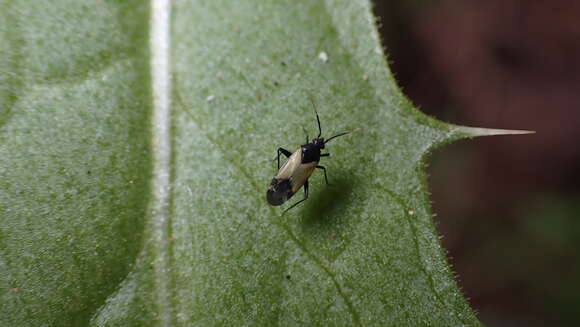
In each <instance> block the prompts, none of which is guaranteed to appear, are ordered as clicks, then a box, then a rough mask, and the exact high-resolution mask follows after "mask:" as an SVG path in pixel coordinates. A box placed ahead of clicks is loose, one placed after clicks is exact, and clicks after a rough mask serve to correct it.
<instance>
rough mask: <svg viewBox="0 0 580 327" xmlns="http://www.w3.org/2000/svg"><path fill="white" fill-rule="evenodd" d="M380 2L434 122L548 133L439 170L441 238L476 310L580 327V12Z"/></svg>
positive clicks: (434, 170) (453, 156)
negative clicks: (435, 120)
mask: <svg viewBox="0 0 580 327" xmlns="http://www.w3.org/2000/svg"><path fill="white" fill-rule="evenodd" d="M374 2H375V14H376V15H377V16H378V17H380V18H381V19H380V22H381V33H382V38H383V44H384V45H385V47H386V48H387V50H388V53H389V55H390V57H389V62H390V65H391V68H392V70H393V71H394V74H395V76H396V77H397V80H398V82H399V85H400V86H401V87H402V89H403V91H404V93H405V94H406V95H407V96H408V97H409V98H410V99H411V100H412V101H413V102H414V103H415V105H417V106H419V107H420V108H421V110H422V111H423V112H425V113H427V114H429V115H432V116H435V117H437V118H438V119H440V120H443V121H447V122H452V123H455V124H460V125H467V126H477V127H489V128H506V129H526V130H535V131H536V132H537V134H534V135H519V136H495V137H485V138H477V139H474V140H465V141H460V142H457V143H454V144H452V145H450V146H448V147H446V148H445V149H441V150H439V151H438V152H437V153H434V154H433V157H432V158H431V160H430V167H429V175H430V178H429V181H430V190H431V193H432V194H431V200H432V201H433V211H434V212H435V213H436V214H437V217H436V222H437V224H438V232H439V234H441V235H442V236H443V240H442V242H443V245H444V247H445V248H446V249H447V250H448V258H449V260H450V262H451V264H452V266H453V269H454V271H455V272H456V274H457V275H458V281H459V284H460V286H461V288H462V290H463V292H464V294H465V295H466V297H467V298H468V299H469V302H470V303H471V306H472V307H473V308H474V309H475V310H476V311H477V312H478V315H479V318H480V319H481V320H482V322H483V323H484V324H486V325H488V326H580V254H579V249H580V145H579V143H580V1H577V0H552V1H548V0H544V1H542V0H486V1H476V0H444V1H442V0H375V1H374Z"/></svg>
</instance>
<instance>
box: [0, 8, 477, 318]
mask: <svg viewBox="0 0 580 327" xmlns="http://www.w3.org/2000/svg"><path fill="white" fill-rule="evenodd" d="M171 5H172V7H171V8H170V7H169V4H168V2H166V1H153V2H152V4H151V6H152V7H151V8H148V6H147V5H145V4H144V3H143V2H140V1H119V2H116V1H94V2H91V1H89V2H86V1H82V2H81V1H75V0H56V1H50V3H48V2H37V1H34V2H33V1H23V2H21V1H12V2H3V3H2V4H0V15H1V16H0V19H1V20H2V21H3V22H5V23H4V24H2V26H1V27H0V47H1V48H0V49H1V50H0V51H1V52H2V56H0V72H1V73H0V325H3V326H4V325H6V326H11V325H12V326H23V325H26V326H38V325H55V326H83V325H97V326H101V325H107V326H138V325H155V326H157V325H163V326H191V325H197V326H207V325H215V326H224V325H230V326H238V325H251V326H271V325H284V326H295V325H308V326H309V325H324V326H328V325H337V326H353V325H355V326H356V325H359V326H370V325H379V326H386V325H396V326H417V325H453V326H456V325H479V322H478V321H477V319H476V318H475V316H474V314H473V312H472V311H471V309H470V308H469V307H468V305H467V303H466V301H465V300H464V298H463V296H462V294H461V292H460V291H459V290H458V287H457V285H456V283H455V282H454V280H453V276H452V273H451V272H450V269H449V267H448V265H447V263H446V260H445V255H444V252H443V250H442V249H441V247H440V244H439V241H438V238H437V234H436V231H435V229H434V225H433V221H432V219H431V212H430V209H429V200H428V194H427V191H426V177H425V173H424V164H425V158H426V155H427V154H428V153H429V151H431V150H433V149H434V148H436V147H438V146H440V145H442V144H445V143H448V142H451V141H453V140H456V139H459V138H462V137H469V136H476V135H481V134H485V133H487V131H484V130H478V129H468V128H464V127H455V126H452V125H448V124H444V123H441V122H438V121H436V120H434V119H431V118H429V117H426V116H424V115H423V114H421V113H420V112H419V111H417V110H416V109H414V107H413V106H412V104H410V103H409V101H408V100H406V99H405V97H404V96H403V95H402V93H401V92H400V90H399V89H398V88H397V86H396V83H395V81H394V79H393V77H392V75H391V73H390V71H389V69H388V66H387V64H386V60H385V58H384V56H383V53H382V49H381V46H380V43H379V39H378V36H377V32H376V29H375V25H374V18H373V16H372V14H371V12H370V4H369V2H368V0H357V1H338V0H327V1H308V0H302V1H289V0H287V1H223V0H211V1H210V0H205V1H203V0H199V1H175V2H172V3H171ZM393 32H394V33H395V32H396V31H393ZM309 99H312V101H313V102H314V103H315V104H316V106H317V110H318V112H319V114H320V116H321V122H322V128H323V133H324V135H323V136H326V137H328V136H331V135H334V134H336V133H339V132H343V131H356V132H354V133H352V134H351V135H349V136H345V137H341V138H339V139H336V140H333V141H332V142H331V143H329V145H328V146H327V150H328V151H329V152H330V153H331V154H332V156H331V157H328V158H323V161H322V164H323V165H324V166H326V168H327V170H328V178H329V180H330V182H331V183H332V185H330V186H326V185H325V183H324V180H323V178H322V174H321V173H320V172H315V173H314V175H313V176H312V178H311V179H310V189H311V194H310V198H309V199H308V201H307V202H306V203H305V204H304V205H302V206H300V207H297V208H295V209H293V210H291V211H289V212H288V213H287V214H285V215H282V210H283V208H285V207H287V206H288V205H286V206H285V207H283V208H280V207H270V206H268V205H267V203H266V199H265V192H266V189H267V187H268V184H269V181H270V180H271V178H272V176H273V175H274V174H275V173H276V167H275V162H274V161H272V159H273V158H274V156H275V153H276V149H277V148H278V147H279V146H282V147H285V148H288V149H289V150H295V149H296V148H297V147H298V146H299V145H300V144H301V143H303V142H304V137H305V135H304V132H303V130H302V128H303V127H304V128H306V129H307V130H308V132H309V133H310V135H315V134H316V132H317V128H316V125H315V116H314V113H313V108H312V106H311V103H310V100H309ZM300 196H301V195H296V197H295V198H294V199H292V200H291V201H290V203H292V202H293V201H297V200H298V199H300Z"/></svg>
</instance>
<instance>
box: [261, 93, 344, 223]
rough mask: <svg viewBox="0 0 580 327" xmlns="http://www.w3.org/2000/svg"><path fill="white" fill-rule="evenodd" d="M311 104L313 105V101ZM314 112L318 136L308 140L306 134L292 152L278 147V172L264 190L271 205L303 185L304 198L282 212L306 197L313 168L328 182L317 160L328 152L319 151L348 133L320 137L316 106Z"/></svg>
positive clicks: (281, 202) (278, 203) (274, 204)
mask: <svg viewBox="0 0 580 327" xmlns="http://www.w3.org/2000/svg"><path fill="white" fill-rule="evenodd" d="M312 105H313V106H314V102H313V103H312ZM314 113H315V114H316V121H317V122H318V136H317V137H316V138H314V139H312V141H311V142H309V141H308V134H307V135H306V144H303V145H301V146H300V148H299V149H298V150H296V151H294V153H291V152H290V151H288V150H286V149H284V148H278V154H277V159H278V174H276V176H274V178H272V182H271V183H270V188H268V191H267V192H266V199H267V200H268V203H269V204H271V205H273V206H279V205H282V204H283V203H284V202H286V201H288V200H289V199H290V198H291V197H292V196H293V195H294V194H296V192H298V191H299V190H300V188H301V187H302V186H304V198H303V199H302V200H300V201H298V202H296V203H294V204H293V205H291V206H290V207H289V208H288V209H286V210H284V213H285V212H286V211H288V210H290V209H292V208H294V207H295V206H297V205H298V204H300V203H302V202H303V201H305V200H306V199H308V178H309V177H310V175H312V173H313V172H314V169H315V168H318V169H322V170H323V171H324V180H325V181H326V184H328V177H327V175H326V168H325V167H324V166H320V165H318V162H319V161H320V157H328V156H329V155H330V153H321V150H322V149H324V146H325V145H326V143H328V142H329V141H330V140H332V139H334V138H336V137H339V136H343V135H346V134H349V133H350V132H344V133H340V134H337V135H334V136H332V137H330V138H329V139H327V140H324V138H323V137H321V135H322V128H321V127H320V118H319V117H318V112H317V111H316V107H315V108H314ZM281 154H283V155H285V156H286V157H287V158H288V160H287V161H286V162H285V163H284V165H282V167H280V155H281Z"/></svg>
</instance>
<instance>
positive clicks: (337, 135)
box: [324, 132, 350, 144]
mask: <svg viewBox="0 0 580 327" xmlns="http://www.w3.org/2000/svg"><path fill="white" fill-rule="evenodd" d="M346 134H350V132H344V133H340V134H336V135H334V136H332V137H329V138H328V139H327V140H326V141H324V144H326V143H328V141H330V140H332V139H333V138H336V137H339V136H343V135H346Z"/></svg>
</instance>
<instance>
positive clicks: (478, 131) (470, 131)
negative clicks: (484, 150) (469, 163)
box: [455, 126, 536, 137]
mask: <svg viewBox="0 0 580 327" xmlns="http://www.w3.org/2000/svg"><path fill="white" fill-rule="evenodd" d="M455 131H456V132H459V133H461V134H464V135H466V136H467V137H477V136H492V135H521V134H535V133H536V131H526V130H513V129H495V128H481V127H467V126H458V127H456V129H455Z"/></svg>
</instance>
